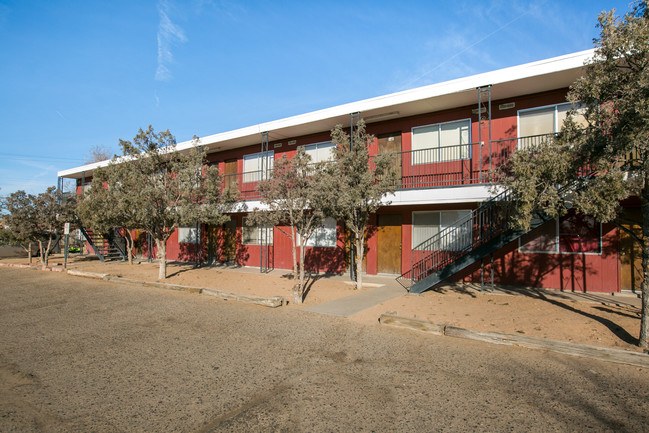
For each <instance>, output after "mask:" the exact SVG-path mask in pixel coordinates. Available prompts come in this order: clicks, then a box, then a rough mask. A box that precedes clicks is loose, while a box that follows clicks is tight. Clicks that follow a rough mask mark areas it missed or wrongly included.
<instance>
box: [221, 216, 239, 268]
mask: <svg viewBox="0 0 649 433" xmlns="http://www.w3.org/2000/svg"><path fill="white" fill-rule="evenodd" d="M222 251H223V261H224V262H234V261H235V260H236V258H237V221H236V220H235V219H234V218H232V219H230V221H228V222H226V223H225V224H223V250H222Z"/></svg>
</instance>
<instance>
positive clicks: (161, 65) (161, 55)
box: [155, 0, 187, 81]
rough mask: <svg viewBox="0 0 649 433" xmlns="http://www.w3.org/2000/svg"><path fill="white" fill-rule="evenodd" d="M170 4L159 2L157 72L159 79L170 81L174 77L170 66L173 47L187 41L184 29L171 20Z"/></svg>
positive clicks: (156, 77)
mask: <svg viewBox="0 0 649 433" xmlns="http://www.w3.org/2000/svg"><path fill="white" fill-rule="evenodd" d="M170 9H171V7H170V4H169V2H167V1H166V0H161V1H160V2H159V3H158V13H159V14H160V22H159V24H158V68H157V69H156V72H155V79H156V80H157V81H169V80H171V78H173V75H172V74H171V71H170V70H169V66H170V65H171V63H173V53H172V52H171V49H172V47H173V46H174V45H175V44H177V43H181V42H187V37H186V36H185V33H184V32H183V29H182V28H181V27H180V26H178V25H176V24H174V23H173V22H171V19H170V18H169V12H170Z"/></svg>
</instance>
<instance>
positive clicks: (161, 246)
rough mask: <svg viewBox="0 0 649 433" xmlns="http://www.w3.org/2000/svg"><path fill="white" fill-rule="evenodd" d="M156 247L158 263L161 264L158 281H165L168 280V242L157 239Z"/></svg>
mask: <svg viewBox="0 0 649 433" xmlns="http://www.w3.org/2000/svg"><path fill="white" fill-rule="evenodd" d="M155 245H156V247H157V248H158V261H159V262H160V267H159V268H158V280H164V279H165V278H167V241H166V240H158V239H156V240H155Z"/></svg>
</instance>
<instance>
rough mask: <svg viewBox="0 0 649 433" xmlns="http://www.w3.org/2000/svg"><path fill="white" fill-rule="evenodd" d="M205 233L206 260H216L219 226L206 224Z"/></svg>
mask: <svg viewBox="0 0 649 433" xmlns="http://www.w3.org/2000/svg"><path fill="white" fill-rule="evenodd" d="M206 235H207V261H208V263H214V262H216V261H217V260H218V254H219V228H218V226H213V225H211V224H208V226H207V229H206Z"/></svg>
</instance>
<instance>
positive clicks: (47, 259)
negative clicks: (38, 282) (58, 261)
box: [41, 236, 52, 269]
mask: <svg viewBox="0 0 649 433" xmlns="http://www.w3.org/2000/svg"><path fill="white" fill-rule="evenodd" d="M51 246H52V236H50V237H49V238H48V239H47V248H46V249H45V251H44V252H43V251H42V250H41V252H42V254H43V263H45V264H44V265H43V269H45V268H47V265H48V264H49V262H50V247H51Z"/></svg>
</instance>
